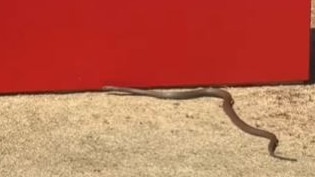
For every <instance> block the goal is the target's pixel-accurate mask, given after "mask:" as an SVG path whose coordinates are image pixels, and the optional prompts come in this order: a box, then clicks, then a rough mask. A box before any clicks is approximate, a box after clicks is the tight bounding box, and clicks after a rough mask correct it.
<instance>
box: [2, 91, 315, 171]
mask: <svg viewBox="0 0 315 177" xmlns="http://www.w3.org/2000/svg"><path fill="white" fill-rule="evenodd" d="M226 90H228V91H230V92H231V93H232V95H233V96H234V99H235V105H234V108H235V110H236V111H237V113H238V114H239V115H240V116H241V117H242V118H243V119H244V120H245V121H247V122H248V123H249V124H251V125H253V126H255V127H259V128H263V129H266V130H269V131H272V132H274V133H275V134H276V135H277V136H278V138H279V139H280V145H279V147H278V149H277V153H278V154H281V155H284V156H288V157H294V158H297V159H298V161H297V162H287V161H280V160H277V159H274V158H272V157H270V156H269V155H268V152H267V144H268V141H267V140H266V139H263V138H257V137H253V136H251V135H248V134H245V133H243V132H241V131H240V130H239V129H237V128H236V127H235V126H234V125H233V124H232V123H231V122H230V120H229V118H228V117H227V116H226V115H225V114H224V112H223V110H222V101H221V100H220V99H216V98H200V99H196V100H187V101H176V100H158V99H154V98H148V97H141V96H136V97H135V96H115V95H108V94H107V93H77V94H66V95H53V94H45V95H20V96H19V95H18V96H2V97H0V116H1V119H0V125H1V129H0V147H1V148H0V154H1V156H0V176H4V177H19V176H27V177H28V176H29V177H37V176H43V177H46V176H64V177H69V176H78V177H79V176H82V177H83V176H84V177H86V176H109V177H111V176H113V177H116V176H118V177H121V176H126V177H130V176H135V177H136V176H137V177H150V176H152V177H153V176H162V177H184V176H185V177H186V176H187V177H191V176H200V177H201V176H205V177H206V176H207V177H211V176H213V177H217V176H233V177H237V176H260V177H264V176H270V177H275V176H279V177H280V176H281V177H297V176H298V177H302V176H308V177H313V176H315V170H314V169H315V128H314V127H315V117H314V115H315V85H300V86H274V87H245V88H227V89H226Z"/></svg>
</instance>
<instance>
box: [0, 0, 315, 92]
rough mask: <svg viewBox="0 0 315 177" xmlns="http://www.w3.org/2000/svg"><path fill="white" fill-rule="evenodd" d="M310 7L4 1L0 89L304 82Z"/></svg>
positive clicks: (274, 1) (229, 1)
mask: <svg viewBox="0 0 315 177" xmlns="http://www.w3.org/2000/svg"><path fill="white" fill-rule="evenodd" d="M310 5H311V1H310V0H309V1H308V0H304V1H297V0H264V1H258V0H257V1H255V0H240V1H235V0H221V1H215V0H195V1H191V0H189V1H188V0H160V1H147V0H134V1H129V0H115V1H108V0H90V1H84V0H67V1H64V0H54V1H51V0H28V1H25V0H10V1H1V2H0V22H1V28H0V62H1V63H0V81H1V84H0V93H19V92H43V91H80V90H98V89H100V88H101V87H102V86H103V85H119V86H129V87H178V86H198V85H209V86H211V85H233V84H237V85H244V84H251V85H254V84H261V83H266V84H268V83H274V82H278V83H282V82H297V81H305V80H308V78H309V62H310V61H309V60H310V59H309V50H310V49H309V48H310V47H309V44H310V42H309V39H310V37H309V35H310V34H309V33H310V30H309V28H310V9H311V8H310Z"/></svg>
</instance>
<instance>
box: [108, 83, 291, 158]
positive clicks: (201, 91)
mask: <svg viewBox="0 0 315 177" xmlns="http://www.w3.org/2000/svg"><path fill="white" fill-rule="evenodd" d="M102 90H103V91H106V92H122V93H125V94H129V95H140V96H148V97H154V98H158V99H174V100H186V99H196V98H201V97H215V98H221V99H223V110H224V112H225V114H226V115H227V116H228V117H229V118H230V120H231V122H232V123H233V124H234V125H235V126H236V127H238V128H239V129H241V130H242V131H243V132H245V133H248V134H250V135H253V136H257V137H262V138H266V139H268V140H269V144H268V151H269V155H270V156H272V157H274V158H277V159H280V160H288V161H297V159H293V158H287V157H282V156H279V155H277V154H275V150H276V148H277V146H278V144H279V140H278V138H277V137H276V135H275V134H273V133H271V132H269V131H266V130H263V129H258V128H255V127H252V126H250V125H249V124H247V123H246V122H244V121H243V120H242V119H241V118H240V117H239V116H238V115H237V114H236V112H235V111H234V109H233V105H234V99H233V98H232V95H231V94H230V93H229V92H228V91H225V90H223V89H220V88H198V89H192V90H188V91H178V92H175V91H173V92H158V91H154V90H148V89H137V88H129V87H117V86H104V87H103V88H102ZM116 95H117V94H116Z"/></svg>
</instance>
